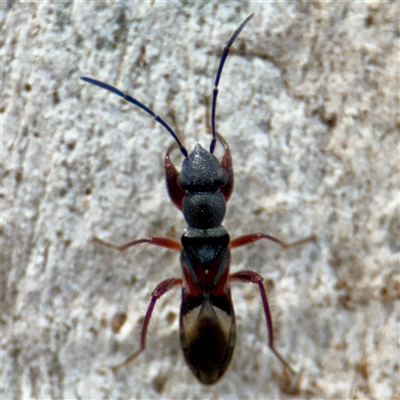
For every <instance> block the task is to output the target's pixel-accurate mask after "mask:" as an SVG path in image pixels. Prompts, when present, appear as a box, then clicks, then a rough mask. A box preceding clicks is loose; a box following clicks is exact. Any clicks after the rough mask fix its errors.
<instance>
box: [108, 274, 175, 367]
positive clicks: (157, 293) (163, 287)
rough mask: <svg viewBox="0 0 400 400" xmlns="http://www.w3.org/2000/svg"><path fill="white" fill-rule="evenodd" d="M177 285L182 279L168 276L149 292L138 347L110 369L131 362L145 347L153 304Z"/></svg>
mask: <svg viewBox="0 0 400 400" xmlns="http://www.w3.org/2000/svg"><path fill="white" fill-rule="evenodd" d="M177 285H182V279H181V278H170V279H166V280H165V281H162V282H161V283H159V284H158V285H157V287H156V288H155V289H154V291H153V293H152V294H151V301H150V304H149V308H148V309H147V312H146V316H145V317H144V322H143V326H142V334H141V336H140V349H139V350H138V351H136V352H135V353H133V354H132V355H130V356H129V357H128V358H127V359H126V360H124V361H123V362H122V363H121V364H118V365H115V366H114V367H112V369H113V370H114V371H115V370H116V369H118V368H119V367H122V366H123V365H126V364H128V363H129V362H131V361H132V360H133V359H135V358H136V357H137V356H138V355H139V354H140V353H141V352H142V351H143V350H144V349H145V348H146V334H147V329H148V327H149V323H150V318H151V314H152V313H153V310H154V306H155V305H156V302H157V300H158V299H159V298H160V297H161V296H162V295H163V294H164V293H166V292H168V291H169V290H170V289H172V288H173V287H174V286H177Z"/></svg>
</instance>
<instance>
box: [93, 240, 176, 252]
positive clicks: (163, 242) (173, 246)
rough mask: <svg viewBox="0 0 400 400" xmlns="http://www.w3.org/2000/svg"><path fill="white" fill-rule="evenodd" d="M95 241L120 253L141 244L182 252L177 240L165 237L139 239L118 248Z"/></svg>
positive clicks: (102, 241)
mask: <svg viewBox="0 0 400 400" xmlns="http://www.w3.org/2000/svg"><path fill="white" fill-rule="evenodd" d="M93 240H94V241H95V242H98V243H101V244H102V245H104V246H107V247H111V248H112V249H116V250H119V251H124V250H126V249H128V248H129V247H132V246H136V245H137V244H140V243H149V244H154V245H156V246H161V247H166V248H167V249H172V250H180V249H181V244H180V243H179V242H176V241H175V240H172V239H168V238H163V237H148V238H143V239H137V240H134V241H133V242H129V243H127V244H124V245H122V246H116V245H115V244H112V243H108V242H105V241H104V240H101V239H99V238H97V237H94V238H93Z"/></svg>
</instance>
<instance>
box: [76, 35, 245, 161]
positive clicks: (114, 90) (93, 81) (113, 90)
mask: <svg viewBox="0 0 400 400" xmlns="http://www.w3.org/2000/svg"><path fill="white" fill-rule="evenodd" d="M236 36H237V35H236ZM81 79H82V80H83V81H85V82H88V83H91V84H92V85H95V86H98V87H101V88H103V89H106V90H108V91H110V92H111V93H114V94H116V95H117V96H120V97H122V98H123V99H124V100H126V101H128V102H129V103H132V104H135V106H138V107H139V108H141V109H142V110H144V111H146V112H147V114H150V115H151V116H152V117H153V118H154V119H155V120H156V121H157V122H159V123H160V124H161V125H162V126H163V127H164V128H165V129H166V130H167V131H168V132H169V133H170V134H171V135H172V137H173V138H174V139H175V141H176V142H177V143H178V145H179V149H180V151H181V152H182V154H183V155H184V156H185V157H186V158H187V157H188V152H187V150H186V149H185V147H183V145H182V143H181V141H180V140H179V138H178V136H177V135H176V133H175V132H174V131H173V130H172V129H171V128H170V126H169V125H168V124H167V123H166V122H165V121H164V120H163V119H162V118H161V117H160V116H159V115H156V114H155V112H154V111H153V110H150V108H149V107H146V106H145V105H144V104H143V103H141V102H140V101H139V100H136V99H135V98H133V97H132V96H129V94H125V93H124V92H121V91H120V90H119V89H117V88H116V87H114V86H111V85H108V84H107V83H104V82H100V81H98V80H96V79H92V78H88V77H87V76H81Z"/></svg>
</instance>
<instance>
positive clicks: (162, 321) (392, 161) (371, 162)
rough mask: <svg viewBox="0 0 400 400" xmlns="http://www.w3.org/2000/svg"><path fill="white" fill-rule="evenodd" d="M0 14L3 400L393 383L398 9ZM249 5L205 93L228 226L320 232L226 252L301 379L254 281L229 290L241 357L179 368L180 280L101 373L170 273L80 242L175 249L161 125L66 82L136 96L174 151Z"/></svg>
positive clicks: (306, 393) (329, 390) (348, 5)
mask: <svg viewBox="0 0 400 400" xmlns="http://www.w3.org/2000/svg"><path fill="white" fill-rule="evenodd" d="M1 12H2V28H1V29H2V38H3V40H2V81H3V85H2V93H1V97H2V108H1V112H2V130H1V142H2V143H1V146H2V148H1V154H2V158H1V179H2V181H1V267H2V273H1V278H2V286H1V295H2V300H1V301H2V304H1V311H2V319H1V322H2V353H1V354H2V355H1V357H2V371H1V375H2V379H1V381H2V389H1V390H2V393H1V398H2V399H18V398H19V399H23V398H24V399H27V398H32V399H49V398H52V399H74V398H76V399H79V398H81V399H89V398H90V399H100V398H108V399H117V398H132V399H133V398H142V399H145V398H146V399H150V398H169V399H179V398H185V399H187V398H220V399H222V398H223V399H228V398H232V399H234V398H251V399H256V398H260V399H263V398H285V396H288V397H289V395H290V393H295V394H296V395H297V396H298V397H301V398H326V399H327V398H331V399H338V398H342V399H344V398H347V399H349V398H381V399H383V398H395V397H396V396H398V395H399V392H398V388H399V381H398V371H399V368H400V367H399V342H398V334H399V332H398V327H399V302H398V300H399V297H400V283H399V275H398V274H399V271H398V267H399V251H400V248H399V246H400V245H399V234H400V232H399V231H400V214H399V183H400V182H399V128H400V121H399V114H398V111H399V93H400V91H399V24H398V23H399V3H398V2H380V3H379V2H374V3H366V2H365V3H363V2H345V3H343V2H340V3H326V2H317V3H295V2H290V3H274V2H265V3H260V2H257V3H251V2H244V3H212V2H205V3H202V2H195V3H190V2H187V3H186V2H182V3H172V2H157V1H155V2H138V3H133V2H124V3H113V2H107V3H99V2H90V3H88V2H81V3H79V2H76V3H72V2H68V3H64V4H63V3H48V2H38V3H16V2H15V3H14V2H11V1H10V2H7V3H5V2H3V3H2V5H1ZM252 12H255V13H256V15H255V18H254V19H253V20H252V21H251V22H250V24H249V25H248V26H247V27H246V28H245V30H244V31H243V32H242V34H241V35H240V37H239V38H238V40H237V42H236V43H235V45H234V48H233V49H232V54H231V55H230V56H229V58H228V60H227V62H226V65H225V70H224V73H223V77H222V79H221V84H220V95H219V99H218V107H217V126H218V131H219V132H220V133H221V134H222V135H223V136H224V137H225V139H226V140H227V142H228V143H229V146H230V148H231V151H232V155H233V159H234V170H235V178H236V183H235V190H234V194H233V196H232V198H231V200H230V202H229V204H228V212H227V217H226V220H225V227H226V228H227V229H228V231H229V232H230V234H231V237H232V238H234V237H237V236H239V235H242V234H246V233H251V232H257V231H261V232H265V233H268V234H271V235H275V236H277V237H279V238H281V239H283V240H287V241H291V240H296V239H299V238H303V237H306V236H308V235H310V234H311V233H315V234H316V235H317V236H318V242H317V243H316V244H307V245H304V246H303V247H301V248H295V249H291V250H287V251H284V250H282V249H280V248H279V247H277V246H276V245H274V244H273V243H268V242H265V243H257V244H254V245H251V246H248V247H246V248H243V249H238V250H236V251H234V253H233V260H232V265H231V269H232V271H238V270H240V269H243V268H246V269H254V270H255V271H257V272H259V273H261V274H262V275H263V276H264V277H265V281H266V286H267V288H268V293H269V297H270V301H271V302H272V303H273V314H274V322H275V338H276V346H277V348H278V349H279V351H280V352H281V353H282V354H283V355H284V356H285V357H286V358H287V359H288V360H289V361H290V363H291V364H292V365H293V367H294V368H295V369H296V370H298V371H301V376H300V379H299V382H298V385H297V387H296V388H294V389H293V388H290V387H289V385H288V380H287V376H286V374H285V373H284V371H283V369H282V366H281V365H280V363H279V361H278V360H277V359H275V358H274V356H273V355H272V354H271V352H270V351H269V349H268V346H267V341H268V338H267V331H266V327H265V321H264V318H263V314H262V309H261V301H260V298H259V295H258V292H257V288H256V287H250V286H240V285H238V284H235V288H234V289H233V298H234V306H235V310H236V314H237V325H238V333H237V336H238V340H237V347H236V349H235V353H234V356H233V361H232V364H231V366H230V367H229V369H228V371H227V372H226V374H225V376H224V377H223V379H222V380H221V381H220V382H219V383H218V384H216V385H215V386H212V387H204V386H201V385H200V384H199V383H198V382H197V381H196V379H195V377H194V376H193V375H192V374H191V372H190V370H189V368H188V367H187V366H186V365H185V362H184V359H183V356H182V352H181V350H180V344H179V333H178V315H179V301H180V300H179V290H177V291H175V293H174V294H171V295H168V296H166V299H165V300H160V302H159V304H157V306H156V311H155V315H154V321H152V323H151V329H150V331H149V335H148V348H147V350H146V351H145V352H144V353H143V354H141V355H140V356H139V357H138V358H137V359H136V360H135V361H133V362H132V363H130V364H129V365H127V366H125V367H123V368H121V369H120V370H118V371H117V372H116V373H112V371H111V370H110V369H109V368H108V366H109V365H113V364H115V363H118V362H120V361H121V360H123V359H124V358H125V357H126V356H127V355H129V354H131V353H132V352H134V351H135V350H137V348H138V346H139V336H140V329H141V323H142V321H143V315H144V312H145V310H146V307H147V304H148V301H149V299H150V294H151V292H152V290H153V289H154V287H155V286H156V284H157V283H158V282H160V281H161V280H163V279H166V278H168V277H173V276H177V277H179V276H180V267H179V255H178V254H177V253H174V252H172V251H168V250H163V249H159V248H156V247H152V246H147V245H142V246H140V247H137V248H135V249H131V250H128V251H126V252H124V253H119V252H117V251H113V250H112V249H109V248H106V247H104V246H101V245H99V244H97V243H94V242H93V240H92V238H93V236H95V235H96V236H98V237H100V238H102V239H104V240H107V241H110V242H113V243H116V244H123V243H125V242H127V241H130V240H133V239H134V238H139V237H144V236H152V235H157V236H167V237H170V238H173V239H176V240H179V238H180V235H181V233H182V231H183V229H184V227H185V226H184V221H183V217H182V215H181V214H180V213H179V212H178V210H176V209H175V208H174V206H173V205H172V203H171V202H170V201H169V199H168V196H167V193H166V189H165V183H164V172H163V167H162V165H163V156H164V153H165V151H166V149H167V147H168V146H169V145H170V143H172V142H173V140H172V138H171V137H170V136H169V135H168V132H166V131H165V130H164V129H163V128H162V127H161V126H159V125H158V124H157V123H155V122H154V121H153V120H152V119H151V118H150V117H149V116H148V115H147V114H145V113H144V112H143V111H141V110H139V109H138V108H136V107H134V106H133V105H130V104H127V103H124V102H123V101H121V100H120V99H119V98H118V97H116V96H113V95H111V94H109V93H107V92H105V91H104V90H101V89H99V88H96V87H94V86H91V85H88V84H85V83H83V82H82V81H80V80H79V76H81V75H88V76H91V77H95V78H98V79H101V80H103V81H106V82H108V83H110V84H113V85H116V86H118V87H119V88H121V89H123V90H126V91H127V92H128V93H130V94H132V95H134V96H135V97H137V98H138V99H139V100H141V101H143V102H144V103H145V104H147V105H148V106H149V107H151V108H153V109H154V110H155V111H156V113H159V114H160V115H162V116H163V117H164V118H165V120H167V121H168V122H169V123H170V124H171V126H173V127H174V129H176V130H177V132H178V134H179V135H180V137H181V138H182V140H183V141H184V142H185V144H186V146H187V147H188V149H190V148H192V146H193V144H194V143H195V142H197V141H199V142H202V143H203V144H208V143H209V140H210V136H209V135H208V133H209V132H208V129H207V124H208V121H207V115H208V114H207V104H208V103H209V98H210V95H211V93H212V89H213V83H214V77H215V73H216V70H217V66H218V62H219V57H220V55H221V52H222V49H223V47H224V46H225V44H226V42H227V40H228V38H229V37H230V35H231V33H232V32H233V30H234V29H235V28H236V27H237V25H238V24H239V23H240V22H241V21H242V20H243V19H244V18H245V17H246V16H247V15H249V14H250V13H252ZM177 162H178V165H179V163H180V158H179V155H177ZM118 313H125V314H126V316H127V319H126V321H125V323H123V319H121V323H122V327H121V328H120V330H119V331H118V329H117V328H118V321H119V320H118V319H115V318H116V317H117V316H118ZM112 321H113V325H112V327H113V329H111V322H112ZM113 330H114V331H113ZM116 331H118V332H117V333H116ZM396 377H397V378H396ZM396 379H397V380H396ZM290 398H292V397H290Z"/></svg>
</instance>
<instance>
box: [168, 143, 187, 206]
mask: <svg viewBox="0 0 400 400" xmlns="http://www.w3.org/2000/svg"><path fill="white" fill-rule="evenodd" d="M178 148H179V145H178V144H177V143H174V144H173V145H172V146H170V148H169V149H168V150H167V153H166V154H165V159H164V168H165V178H166V182H167V190H168V194H169V198H170V199H171V201H172V202H173V203H174V204H175V206H176V207H177V208H178V209H179V210H181V211H182V204H183V198H184V196H185V193H186V192H185V191H184V190H183V189H181V188H180V187H179V185H178V175H179V173H178V171H177V169H176V168H175V165H174V164H173V163H172V161H171V153H172V152H173V151H174V150H175V149H178Z"/></svg>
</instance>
